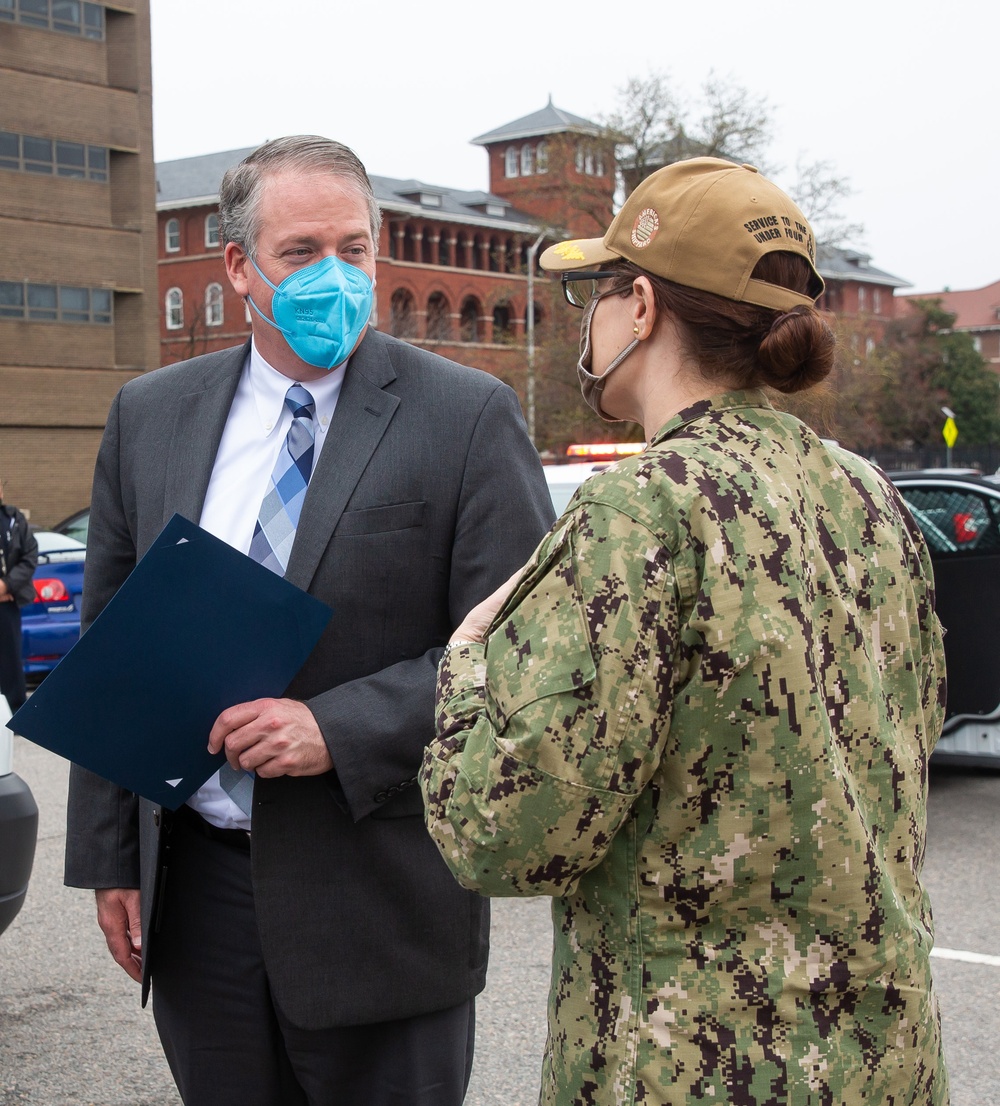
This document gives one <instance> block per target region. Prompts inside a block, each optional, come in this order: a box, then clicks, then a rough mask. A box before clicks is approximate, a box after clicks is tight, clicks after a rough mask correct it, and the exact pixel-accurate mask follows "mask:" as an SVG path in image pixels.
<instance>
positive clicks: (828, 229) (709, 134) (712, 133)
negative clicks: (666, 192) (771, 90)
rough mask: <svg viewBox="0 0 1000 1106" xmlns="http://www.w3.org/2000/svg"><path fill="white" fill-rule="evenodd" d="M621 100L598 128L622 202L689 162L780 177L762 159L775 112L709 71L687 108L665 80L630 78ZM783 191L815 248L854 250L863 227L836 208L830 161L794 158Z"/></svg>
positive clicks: (841, 185) (838, 181) (837, 186)
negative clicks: (808, 226) (652, 177)
mask: <svg viewBox="0 0 1000 1106" xmlns="http://www.w3.org/2000/svg"><path fill="white" fill-rule="evenodd" d="M619 97H620V99H619V106H618V108H617V109H616V110H615V111H614V112H612V114H611V115H609V116H607V117H606V119H605V120H604V124H605V128H606V133H607V135H608V137H609V138H611V139H613V140H614V141H615V142H616V143H617V147H618V165H619V172H620V174H621V183H622V187H623V190H624V193H625V194H626V195H627V194H628V193H629V192H631V191H632V190H633V189H634V188H635V186H636V185H637V184H638V183H639V182H640V181H641V180H643V179H644V178H645V177H648V176H649V174H650V173H653V172H655V171H656V170H657V169H660V168H662V167H663V166H664V165H671V164H673V162H675V161H681V160H683V159H684V158H689V157H720V158H725V159H726V160H728V161H734V162H737V163H743V162H747V163H749V164H752V165H755V166H756V167H757V168H758V169H760V170H761V171H762V172H764V173H766V174H767V175H768V176H772V175H775V174H776V173H777V172H778V167H776V166H774V165H772V164H771V163H770V157H769V153H768V150H769V148H770V145H771V141H772V121H773V118H774V114H775V109H774V107H773V105H772V104H771V103H770V102H769V101H768V99H767V98H766V97H765V96H756V95H754V94H753V93H751V92H750V91H749V90H748V89H746V88H743V87H742V86H741V85H738V84H735V83H733V82H732V81H731V80H726V79H723V78H721V77H718V76H716V74H715V73H712V72H710V73H709V75H708V77H707V78H706V80H705V82H704V84H703V85H702V87H701V93H700V96H699V98H698V99H697V100H696V102H695V105H694V106H693V107H690V106H688V105H686V104H685V103H684V102H683V101H682V100H681V99H680V97H679V96H678V95H677V94H676V93H675V92H674V90H673V89H672V87H671V85H670V80H669V78H668V76H667V75H666V74H665V73H651V74H650V75H649V76H648V77H645V78H639V77H632V78H631V79H630V80H629V81H628V83H627V84H626V85H625V86H624V87H623V88H622V89H620V90H619ZM789 191H790V193H791V195H792V197H793V198H794V199H795V201H796V203H798V205H799V206H800V207H801V208H802V210H803V212H804V213H805V215H806V217H807V218H808V219H809V221H810V222H811V223H812V225H813V229H814V231H815V232H816V240H817V241H818V242H820V243H822V244H823V245H827V246H842V245H845V244H847V243H848V242H851V243H852V244H854V245H857V244H858V243H859V240H860V238H861V236H862V235H863V233H864V227H863V226H862V225H861V224H860V223H853V222H850V221H849V220H848V219H847V218H846V216H845V215H844V214H843V211H842V208H841V205H842V203H843V202H844V201H845V200H847V199H848V198H849V197H850V196H852V195H853V189H852V188H851V186H850V183H849V182H848V179H847V178H846V177H843V176H839V175H838V174H837V173H836V172H835V170H834V167H833V164H832V163H831V162H829V161H813V162H807V161H804V160H803V159H801V158H800V159H799V161H798V163H797V165H796V181H795V184H794V185H793V186H792V187H791V188H790V189H789Z"/></svg>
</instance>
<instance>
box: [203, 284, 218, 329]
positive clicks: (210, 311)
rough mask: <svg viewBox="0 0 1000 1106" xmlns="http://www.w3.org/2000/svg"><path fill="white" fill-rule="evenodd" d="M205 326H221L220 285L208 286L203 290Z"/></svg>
mask: <svg viewBox="0 0 1000 1106" xmlns="http://www.w3.org/2000/svg"><path fill="white" fill-rule="evenodd" d="M205 326H222V285H221V284H210V285H209V286H208V287H207V288H206V289H205Z"/></svg>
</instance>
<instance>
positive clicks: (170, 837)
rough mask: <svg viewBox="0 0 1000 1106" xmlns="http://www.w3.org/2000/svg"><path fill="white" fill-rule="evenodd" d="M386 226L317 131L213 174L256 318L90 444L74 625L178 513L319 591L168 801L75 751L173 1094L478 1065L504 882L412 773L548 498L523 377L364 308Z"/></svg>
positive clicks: (258, 1092) (88, 848)
mask: <svg viewBox="0 0 1000 1106" xmlns="http://www.w3.org/2000/svg"><path fill="white" fill-rule="evenodd" d="M380 221H381V213H380V211H379V209H378V205H377V203H376V201H375V197H374V195H373V193H372V188H371V184H370V182H369V179H368V175H367V173H366V172H365V169H364V166H363V165H362V164H361V162H360V161H359V160H358V158H357V157H356V156H355V155H354V153H353V152H352V151H351V150H349V149H347V148H346V147H345V146H342V145H341V144H339V143H337V142H332V141H330V140H329V139H325V138H320V137H316V136H311V135H304V136H293V137H290V138H283V139H275V140H273V141H271V142H267V143H265V144H264V145H263V146H261V147H260V148H259V149H257V150H256V151H254V153H252V154H251V155H250V156H249V157H247V158H246V159H245V160H244V161H243V162H241V163H240V164H239V165H238V166H235V167H234V168H233V169H231V170H230V171H229V172H228V173H226V175H225V177H224V179H223V182H222V187H221V203H220V226H221V230H222V237H223V240H224V242H225V260H226V268H227V272H228V274H229V279H230V282H231V283H232V286H233V288H234V289H235V290H236V292H237V293H238V294H239V296H240V297H242V298H243V299H244V300H245V301H246V303H247V305H248V309H249V311H250V312H251V317H252V320H253V321H252V331H253V333H252V340H251V341H250V342H248V343H247V344H246V345H245V346H243V347H240V348H235V349H230V350H226V351H222V352H219V353H212V354H208V355H207V356H204V357H197V358H195V359H193V360H191V361H186V362H182V363H180V364H176V365H170V366H168V367H166V368H162V369H159V370H157V371H155V372H151V373H147V374H145V375H143V376H140V377H137V378H136V379H134V380H131V381H129V382H128V383H127V384H125V386H124V387H123V388H122V389H121V391H120V392H119V393H118V396H117V397H116V399H115V401H114V404H113V406H112V409H111V413H110V415H109V418H108V424H107V429H106V432H105V435H104V440H103V443H102V445H101V449H100V452H99V456H98V461H97V468H96V471H95V475H94V494H93V500H92V517H91V525H90V535H89V543H88V549H87V569H86V580H85V587H84V609H83V621H84V624H85V626H86V625H89V624H90V623H91V622H93V620H94V619H95V618H96V617H97V615H98V614H99V613H100V612H101V610H102V609H103V608H104V606H105V605H106V604H107V603H108V601H109V600H110V599H111V597H112V596H113V595H114V594H115V592H116V591H117V589H118V588H119V587H120V586H121V584H122V583H123V581H124V580H125V578H126V576H127V575H128V573H129V572H130V571H131V569H132V568H133V567H134V566H135V563H136V561H137V560H138V559H139V558H140V557H141V556H142V555H143V553H144V552H145V551H146V550H147V549H148V548H149V546H150V544H151V543H152V542H153V540H154V539H155V538H156V536H157V534H158V533H159V531H160V529H161V528H162V527H163V525H164V524H165V523H166V522H167V521H168V520H169V519H170V517H171V516H172V515H173V514H174V512H177V513H180V514H181V515H183V516H185V517H187V518H189V519H192V520H195V521H198V522H199V524H200V525H201V526H202V527H203V528H204V529H206V530H208V531H210V532H211V533H213V534H215V535H216V536H217V537H219V538H221V539H223V540H224V541H227V542H229V544H231V545H233V546H235V547H236V548H237V549H240V550H241V551H243V552H245V553H247V554H248V555H249V556H250V557H251V558H253V559H255V560H258V561H260V563H262V564H264V565H265V566H266V567H268V568H270V569H271V570H273V571H274V572H277V573H279V574H282V575H284V576H285V578H286V579H287V580H289V581H291V582H292V583H293V584H295V585H297V586H298V587H300V588H302V589H303V590H306V591H308V592H309V593H310V594H312V595H315V596H317V597H318V598H319V599H321V600H322V601H324V602H325V603H327V604H328V605H329V606H330V607H331V608H332V610H333V617H332V619H331V621H330V623H329V626H328V628H327V630H326V631H325V633H324V635H323V637H322V639H321V640H320V642H319V643H318V645H317V646H316V648H315V649H314V651H313V653H312V655H311V656H310V657H309V659H308V660H307V661H306V663H305V664H304V666H303V667H302V669H301V671H300V672H299V673H298V675H297V676H296V677H295V679H294V680H293V681H292V683H291V685H290V686H289V688H288V689H287V691H286V693H285V695H284V696H283V697H282V698H279V699H269V698H268V699H256V700H253V701H250V702H246V703H234V704H232V705H231V706H230V707H229V708H228V709H227V710H225V711H223V712H222V714H221V715H220V716H219V718H218V720H217V722H216V723H215V725H214V726H213V728H212V730H211V732H210V733H205V734H203V735H193V739H198V740H202V739H203V740H204V741H205V742H206V743H207V744H208V745H209V747H210V749H211V750H212V751H213V752H218V751H220V750H224V751H225V753H226V756H227V762H226V763H225V764H224V765H223V767H222V770H220V772H219V773H217V774H216V775H215V776H214V777H213V778H212V779H211V780H209V781H208V782H207V783H206V784H205V786H204V787H202V788H201V789H200V790H199V791H197V792H196V793H195V794H194V795H193V796H192V797H191V799H190V800H189V801H188V803H187V804H186V805H184V806H182V807H181V808H180V810H178V811H177V813H176V814H173V813H172V812H170V811H168V810H162V809H160V808H159V807H158V806H155V805H154V804H151V803H149V802H146V801H141V802H140V801H139V799H138V798H137V797H136V796H135V795H132V794H128V793H125V792H123V791H122V790H121V789H119V788H118V787H115V786H114V785H112V784H110V783H108V782H106V781H104V780H101V779H98V778H97V777H96V776H94V775H92V774H90V773H88V772H85V771H83V770H82V769H79V768H77V767H74V769H73V771H72V773H71V780H70V794H69V823H68V831H67V855H66V880H67V882H68V883H69V884H70V885H71V886H77V887H90V888H95V889H96V893H97V912H98V921H99V923H100V925H101V928H102V930H103V932H104V935H105V938H106V940H107V943H108V947H109V949H110V951H111V954H112V956H113V957H114V959H115V960H116V961H117V962H118V963H119V964H120V965H121V966H122V967H123V968H124V969H125V971H126V972H128V974H129V975H130V976H132V977H133V978H134V979H136V980H140V979H142V981H143V999H144V1000H145V994H146V990H147V989H148V987H149V985H150V980H151V981H152V994H153V1014H154V1017H155V1019H156V1025H157V1030H158V1032H159V1034H160V1040H161V1042H162V1044H163V1047H164V1051H165V1053H166V1056H167V1059H168V1061H169V1063H170V1068H171V1071H172V1073H173V1075H174V1078H175V1080H176V1082H177V1085H178V1088H179V1089H180V1092H181V1097H182V1098H183V1100H184V1102H185V1104H186V1106H277V1104H281V1106H300V1104H304V1103H309V1104H311V1106H329V1104H330V1103H335V1102H343V1103H351V1104H355V1103H357V1104H361V1103H363V1104H365V1106H458V1104H459V1103H460V1102H461V1101H462V1099H463V1098H464V1095H465V1090H466V1087H467V1085H468V1080H469V1074H470V1070H471V1064H472V1054H473V1041H474V1030H475V1004H474V996H475V995H476V994H477V993H478V992H479V991H480V990H482V988H483V986H484V982H485V975H486V958H487V946H488V938H489V913H488V905H487V903H486V902H485V900H483V899H482V898H480V897H479V896H478V895H474V894H471V893H468V892H465V891H463V890H462V889H461V888H460V887H458V886H457V884H456V883H455V882H454V880H453V879H452V878H451V875H450V873H449V872H448V870H447V868H446V867H445V865H444V863H443V862H442V861H441V858H440V857H439V856H438V854H437V851H436V850H435V848H434V845H433V844H432V842H431V840H430V838H429V837H428V835H427V832H426V829H425V828H424V824H423V817H422V815H423V806H422V802H421V796H420V789H419V788H418V787H417V786H416V782H417V781H416V775H417V770H418V768H419V766H420V760H421V756H422V754H423V749H424V747H425V745H426V744H427V742H428V741H429V740H430V739H431V738H432V737H433V729H434V723H433V720H434V708H433V696H434V681H435V673H436V670H437V663H438V660H439V659H440V656H441V651H442V648H443V646H444V644H445V642H446V641H447V639H448V634H449V632H450V629H451V627H452V626H453V625H454V624H455V622H456V621H457V620H458V619H459V618H460V617H461V615H462V613H463V612H464V611H465V610H467V609H468V608H469V607H470V606H472V605H473V604H474V603H475V602H477V601H478V600H480V599H482V597H483V596H485V595H488V594H489V593H490V592H491V591H492V590H493V589H494V588H495V587H496V586H497V584H498V583H499V582H500V581H501V580H503V579H504V578H505V577H506V576H507V575H508V574H509V573H510V572H511V571H512V570H513V568H514V567H515V566H516V565H518V564H521V563H522V562H523V561H524V559H525V557H527V556H528V555H529V554H530V552H531V550H532V549H533V548H534V546H535V545H536V543H537V542H538V540H539V539H540V538H541V536H542V535H543V534H544V533H545V530H546V529H547V528H548V526H549V524H550V522H551V520H552V507H551V502H550V500H549V498H548V493H547V491H546V487H545V480H544V476H543V474H542V469H541V464H540V462H539V459H538V454H537V453H536V452H535V449H534V447H533V446H532V444H531V442H530V440H529V439H528V435H527V432H526V430H525V426H524V421H523V419H522V418H521V412H520V408H519V406H518V402H517V397H516V395H515V394H514V392H513V391H512V390H511V389H510V388H509V387H507V386H506V385H505V384H502V383H501V382H500V381H499V380H497V379H496V378H495V377H493V376H490V375H489V374H487V373H484V372H477V371H476V370H473V369H468V368H464V367H462V366H459V365H456V364H454V363H452V362H450V361H446V360H445V359H443V358H441V357H438V356H436V355H434V354H432V353H429V352H426V351H424V350H421V349H418V348H416V347H414V346H411V345H408V344H406V343H405V342H401V341H398V340H396V339H394V338H391V337H388V336H386V335H384V334H380V333H379V332H378V331H376V330H375V329H374V328H373V327H372V326H370V325H369V320H370V317H371V314H372V308H373V302H374V300H373V297H374V282H375V255H376V248H377V243H378V237H379V224H380ZM205 617H206V618H214V617H217V615H216V614H214V613H212V612H206V615H205ZM191 632H192V633H197V632H198V627H197V626H193V627H191ZM183 690H184V689H183V688H178V689H177V694H178V695H182V694H183ZM142 740H143V735H142V734H141V733H139V734H137V735H136V741H137V742H141V741H142ZM164 870H166V876H165V877H164Z"/></svg>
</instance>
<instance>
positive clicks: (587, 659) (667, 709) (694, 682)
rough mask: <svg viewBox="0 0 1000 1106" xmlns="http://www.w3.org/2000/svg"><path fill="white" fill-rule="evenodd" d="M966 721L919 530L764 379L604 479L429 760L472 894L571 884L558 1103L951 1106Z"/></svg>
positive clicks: (864, 468)
mask: <svg viewBox="0 0 1000 1106" xmlns="http://www.w3.org/2000/svg"><path fill="white" fill-rule="evenodd" d="M943 707H944V660H943V653H942V641H941V630H940V625H939V623H938V620H937V616H936V615H935V613H934V606H933V588H932V583H931V567H930V563H929V561H928V558H927V553H926V550H925V546H924V543H923V539H922V537H921V535H920V532H919V531H918V529H917V527H916V525H915V524H914V522H913V521H912V519H911V518H910V516H909V514H908V512H907V510H906V508H905V507H904V506H903V504H902V502H901V500H900V499H899V497H898V496H897V494H896V492H895V491H894V489H893V488H892V486H891V485H890V484H889V483H888V482H887V481H886V480H885V479H883V478H882V477H881V476H880V475H878V474H877V473H876V472H875V470H874V469H872V468H871V466H869V465H868V464H867V463H866V462H864V461H862V460H861V459H859V458H858V457H855V456H853V455H851V454H849V453H847V452H846V451H843V450H840V449H838V448H836V447H833V446H829V445H827V444H825V443H824V442H822V441H821V440H820V439H819V438H818V437H816V436H815V434H813V433H812V431H810V430H809V429H808V428H807V427H806V426H804V425H803V424H802V423H800V422H799V421H798V420H796V419H794V418H792V417H791V416H789V415H786V414H783V413H779V412H777V411H775V410H774V409H773V408H772V407H771V406H770V404H769V403H768V401H767V399H766V398H765V396H764V395H763V394H762V393H760V392H738V393H730V394H727V395H724V396H720V397H715V398H714V399H713V400H710V401H706V402H702V403H699V404H697V405H696V406H693V407H691V408H689V409H688V410H686V411H683V412H682V413H680V414H679V415H677V416H676V417H674V418H673V419H672V420H671V421H670V422H669V423H668V424H667V425H666V426H664V427H663V429H662V430H661V431H660V432H659V433H658V434H656V435H655V436H654V438H653V440H652V441H651V442H650V444H649V446H648V448H647V449H646V451H645V452H643V453H642V454H640V455H638V456H636V457H634V458H630V459H628V460H626V461H622V462H620V463H619V464H618V465H616V466H615V467H614V468H613V469H610V470H608V471H607V472H604V473H601V474H600V475H598V476H596V477H593V478H592V479H591V480H589V481H587V483H586V484H584V485H583V486H582V487H581V488H580V490H579V491H578V492H577V494H576V496H575V497H574V499H573V500H572V502H571V503H570V505H569V508H568V509H567V511H566V513H565V514H564V515H563V517H562V518H561V519H560V520H559V521H558V522H557V523H556V525H555V527H554V529H553V530H552V532H551V533H550V534H549V535H548V536H547V537H546V538H545V539H544V541H543V542H542V544H541V545H540V546H539V548H538V550H537V551H536V554H535V556H534V558H533V559H532V561H531V562H530V564H529V565H528V567H527V568H526V570H525V572H524V574H523V576H522V577H521V579H520V582H519V583H518V584H517V585H516V587H515V589H514V591H513V593H512V595H511V597H510V599H509V600H508V601H507V603H506V604H505V605H504V607H503V609H502V610H501V611H500V612H499V614H498V616H497V618H496V619H495V621H494V623H493V627H492V629H491V632H490V634H489V636H488V639H487V644H486V646H485V649H484V648H483V647H482V646H471V647H460V648H455V649H452V650H450V651H449V653H448V654H447V655H446V657H445V659H444V661H443V662H442V666H441V669H440V672H439V677H438V711H439V716H438V734H439V737H438V739H437V740H436V741H435V743H434V744H432V745H431V746H430V747H429V749H428V751H427V754H426V757H425V760H424V766H423V771H422V776H421V782H422V786H423V789H424V795H425V801H426V811H427V815H426V816H427V822H428V826H429V829H430V832H431V834H432V835H433V837H434V839H435V841H436V842H437V844H438V847H439V848H440V849H441V852H442V854H443V855H444V857H445V859H446V861H447V862H448V864H449V865H450V866H451V868H452V869H453V871H454V872H455V873H456V875H457V876H458V878H459V880H460V881H461V882H462V883H463V884H464V885H465V886H467V887H473V888H477V889H478V890H480V891H481V892H483V893H484V894H487V895H551V896H553V900H554V903H553V915H554V924H555V951H554V965H553V974H552V983H551V991H550V996H549V1036H548V1042H547V1044H546V1049H545V1056H544V1061H543V1071H542V1089H541V1102H542V1103H545V1104H549V1106H585V1104H586V1106H602V1104H611V1103H615V1104H617V1103H628V1104H631V1103H644V1104H656V1106H660V1104H663V1106H667V1104H669V1106H692V1104H698V1106H705V1104H706V1103H716V1104H718V1106H724V1104H725V1106H729V1104H732V1106H786V1104H788V1106H848V1104H849V1106H862V1104H865V1103H871V1104H872V1106H918V1104H919V1106H945V1104H946V1103H947V1101H948V1087H947V1077H946V1074H945V1071H944V1066H943V1062H942V1054H941V1038H940V1025H939V1018H938V1011H937V1005H936V1000H935V994H934V990H933V986H932V982H931V971H930V963H929V954H930V950H931V945H932V941H933V937H932V925H931V913H930V906H929V903H928V900H927V895H926V893H925V891H924V889H923V887H922V885H921V881H920V870H921V865H922V861H923V855H924V843H925V828H926V794H927V762H928V757H929V755H930V753H931V750H932V748H933V746H934V743H935V741H936V740H937V737H938V735H939V733H940V729H941V722H942V717H943Z"/></svg>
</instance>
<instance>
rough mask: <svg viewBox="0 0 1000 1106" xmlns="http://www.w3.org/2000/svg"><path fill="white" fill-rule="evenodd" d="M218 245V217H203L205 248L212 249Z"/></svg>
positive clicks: (213, 215)
mask: <svg viewBox="0 0 1000 1106" xmlns="http://www.w3.org/2000/svg"><path fill="white" fill-rule="evenodd" d="M218 244H219V216H218V215H215V214H212V215H206V216H205V247H206V248H207V249H212V247H213V246H218Z"/></svg>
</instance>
